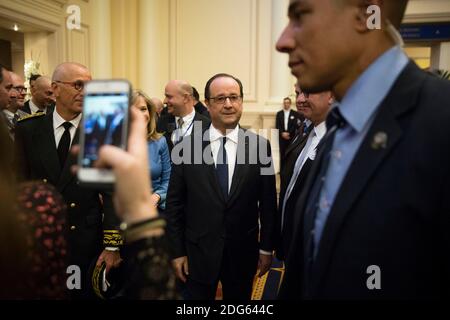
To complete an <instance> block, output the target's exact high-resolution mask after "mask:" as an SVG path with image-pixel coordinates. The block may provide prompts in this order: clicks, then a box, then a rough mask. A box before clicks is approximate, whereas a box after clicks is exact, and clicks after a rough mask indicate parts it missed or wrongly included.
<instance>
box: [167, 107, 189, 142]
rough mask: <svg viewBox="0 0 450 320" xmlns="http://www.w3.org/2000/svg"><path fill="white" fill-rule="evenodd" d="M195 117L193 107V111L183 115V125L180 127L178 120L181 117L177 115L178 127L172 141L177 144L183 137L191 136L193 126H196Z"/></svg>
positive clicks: (176, 123)
mask: <svg viewBox="0 0 450 320" xmlns="http://www.w3.org/2000/svg"><path fill="white" fill-rule="evenodd" d="M194 117H195V109H192V112H191V113H189V114H188V115H185V116H184V117H183V125H182V126H181V128H178V120H179V119H180V117H175V125H176V126H177V129H176V130H174V131H173V132H172V136H171V139H172V142H173V144H175V143H176V142H179V141H180V139H181V138H183V137H186V136H189V135H190V134H191V133H192V128H193V127H194Z"/></svg>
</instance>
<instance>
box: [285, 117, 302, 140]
mask: <svg viewBox="0 0 450 320" xmlns="http://www.w3.org/2000/svg"><path fill="white" fill-rule="evenodd" d="M291 116H292V117H294V119H292V120H291V119H289V128H288V129H289V134H290V135H291V138H293V137H294V136H295V132H296V131H297V128H298V127H299V125H298V119H299V118H300V115H299V114H298V112H296V111H291V114H290V115H289V118H291Z"/></svg>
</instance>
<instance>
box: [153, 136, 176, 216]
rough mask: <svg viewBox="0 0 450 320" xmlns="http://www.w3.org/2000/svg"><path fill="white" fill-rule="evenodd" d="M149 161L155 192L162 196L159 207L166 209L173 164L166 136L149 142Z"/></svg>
mask: <svg viewBox="0 0 450 320" xmlns="http://www.w3.org/2000/svg"><path fill="white" fill-rule="evenodd" d="M148 161H149V164H150V170H151V175H152V188H153V192H154V193H157V194H159V196H160V197H161V200H160V202H159V207H160V208H161V209H165V208H166V196H167V189H168V188H169V180H170V171H171V165H170V156H169V148H168V146H167V142H166V139H165V138H164V137H161V138H159V139H158V140H156V141H153V140H151V141H149V142H148Z"/></svg>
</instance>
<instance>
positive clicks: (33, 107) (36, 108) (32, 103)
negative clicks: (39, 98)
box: [30, 99, 47, 114]
mask: <svg viewBox="0 0 450 320" xmlns="http://www.w3.org/2000/svg"><path fill="white" fill-rule="evenodd" d="M39 110H41V109H39V107H38V106H37V105H35V104H34V102H33V99H30V111H31V114H35V113H37V112H38V111H39ZM42 111H43V112H44V113H47V108H44V109H43V110H42Z"/></svg>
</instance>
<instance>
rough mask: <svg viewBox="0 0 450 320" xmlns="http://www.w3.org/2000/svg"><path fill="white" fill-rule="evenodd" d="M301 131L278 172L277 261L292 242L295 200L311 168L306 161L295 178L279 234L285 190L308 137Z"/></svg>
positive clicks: (287, 150) (288, 149)
mask: <svg viewBox="0 0 450 320" xmlns="http://www.w3.org/2000/svg"><path fill="white" fill-rule="evenodd" d="M302 131H303V130H301V131H300V132H298V136H296V137H294V139H293V141H292V143H291V144H290V145H289V146H288V147H287V149H286V153H285V160H284V166H283V168H282V170H281V172H280V197H279V202H278V208H279V210H278V216H277V227H276V234H277V237H276V239H277V244H276V255H277V258H278V259H279V260H284V259H285V254H286V252H287V250H288V247H289V244H290V242H291V241H292V229H293V218H294V216H295V204H296V203H297V198H298V196H299V194H300V192H301V190H302V188H303V185H304V181H305V178H306V175H307V173H308V172H309V168H310V166H311V160H309V159H308V160H307V161H306V162H305V164H304V165H303V167H302V169H301V171H300V174H299V176H298V178H297V181H296V184H295V186H294V189H292V192H291V195H290V197H289V199H288V201H287V202H286V208H285V210H284V222H283V232H282V233H281V218H282V215H281V213H282V205H283V202H284V197H285V195H286V189H287V187H288V185H289V182H290V181H291V177H292V174H293V173H294V168H295V162H296V161H297V158H298V157H299V156H300V153H301V152H302V150H303V148H304V147H305V144H306V141H307V140H308V136H303V134H302Z"/></svg>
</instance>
